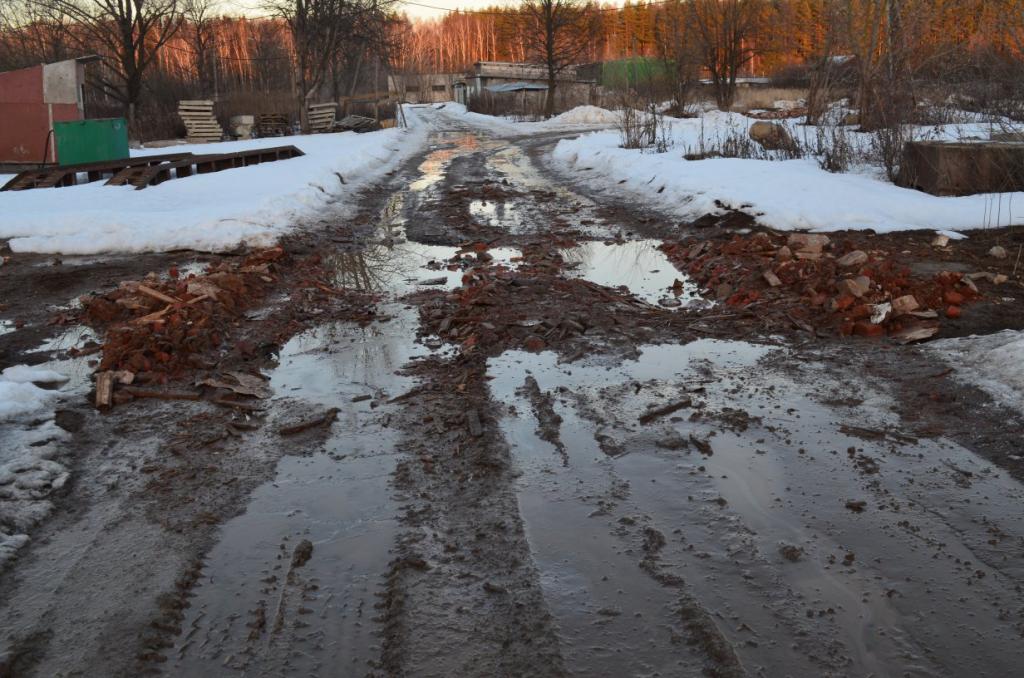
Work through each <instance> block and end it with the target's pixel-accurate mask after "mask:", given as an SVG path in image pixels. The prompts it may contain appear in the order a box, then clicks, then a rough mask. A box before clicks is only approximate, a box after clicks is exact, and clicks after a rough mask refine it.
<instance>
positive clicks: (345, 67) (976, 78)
mask: <svg viewBox="0 0 1024 678" xmlns="http://www.w3.org/2000/svg"><path fill="white" fill-rule="evenodd" d="M217 1H218V0H0V70H8V69H13V68H18V67H23V66H27V65H32V64H36V63H41V62H48V61H57V60H61V59H65V58H70V57H75V56H81V55H88V54H100V55H102V56H103V57H104V60H103V62H102V64H101V65H98V66H90V68H89V86H90V87H89V90H88V91H89V97H90V100H91V101H92V103H93V105H94V107H95V109H96V110H97V111H101V112H107V111H109V112H117V111H120V112H121V113H122V114H123V115H125V116H126V117H127V118H128V119H129V121H130V122H131V124H132V126H133V129H135V130H136V131H137V133H139V134H140V135H142V136H146V135H148V134H150V132H151V131H152V130H148V129H139V128H140V127H143V125H140V123H139V121H140V120H144V121H145V122H146V125H145V127H147V128H153V127H154V126H155V127H158V128H159V127H160V125H159V124H158V122H159V120H160V119H161V116H163V118H162V119H164V120H168V119H172V118H173V105H174V102H176V100H177V99H179V98H206V97H214V98H217V99H218V101H221V102H229V101H232V100H237V101H239V102H245V105H247V106H249V107H250V108H252V106H253V105H255V104H257V103H258V104H259V105H262V106H264V107H265V106H270V105H273V106H278V107H281V108H285V109H287V110H289V111H296V110H297V111H298V112H299V114H300V115H301V116H304V111H305V110H306V106H305V104H306V102H309V101H313V100H323V99H327V98H333V99H339V98H341V97H345V96H351V95H354V94H356V93H358V92H374V91H378V90H380V89H383V88H384V87H386V76H387V74H388V73H390V72H403V73H430V72H460V71H463V70H465V69H466V68H468V67H469V66H470V65H471V64H473V63H474V62H476V61H482V60H491V61H531V62H535V63H540V64H543V65H545V66H547V68H548V71H549V74H550V80H551V83H552V88H553V87H554V86H555V82H556V78H555V74H556V73H558V72H559V71H561V70H562V69H564V68H565V67H566V66H567V65H568V64H571V63H586V62H599V61H606V60H613V59H622V58H630V57H647V58H649V59H657V60H659V61H660V62H662V63H663V64H664V65H665V67H666V69H667V70H668V72H669V73H670V74H671V82H670V85H671V88H672V90H673V91H672V92H671V95H672V96H673V97H674V98H675V99H676V100H677V101H679V102H684V101H686V100H687V98H688V97H692V96H693V92H694V88H695V86H696V83H699V82H704V83H707V82H710V83H711V88H712V91H713V94H714V97H715V98H716V100H717V101H718V104H719V105H720V106H721V107H723V108H727V107H728V106H729V105H730V104H731V103H732V98H733V96H734V94H735V85H736V80H737V79H738V78H739V77H741V76H742V75H774V76H776V77H783V76H785V75H786V74H791V75H793V77H794V78H797V79H798V80H799V81H800V82H801V83H802V84H804V85H805V86H807V87H808V88H809V90H810V92H809V94H810V96H809V105H810V108H811V114H812V117H813V115H814V114H815V112H816V111H819V110H821V109H822V107H823V105H824V102H826V101H827V99H828V98H829V96H831V94H832V92H833V91H834V90H835V88H836V86H837V84H838V83H843V82H844V81H849V80H851V79H850V78H849V77H848V76H849V74H850V72H851V71H852V72H853V74H854V76H855V77H854V78H852V82H853V83H854V84H853V85H852V87H853V88H854V90H855V95H856V97H857V99H858V102H859V104H860V108H861V109H862V117H863V118H864V120H865V121H866V122H872V121H873V122H874V123H875V124H885V123H886V122H887V120H888V119H891V117H892V115H893V113H892V111H893V110H900V109H903V108H906V107H907V106H909V105H910V103H911V101H912V100H913V98H914V94H913V90H914V83H917V82H921V81H930V82H938V81H942V82H948V83H956V84H957V85H958V86H959V87H960V89H961V90H962V91H965V92H968V93H969V94H970V96H972V97H974V98H979V97H980V98H987V99H992V100H1007V99H1011V98H1013V97H1015V96H1016V95H1017V94H1018V92H1017V88H1018V87H1019V85H1017V84H1016V83H1020V82H1022V81H1024V79H1022V77H1021V76H1022V74H1024V71H1022V69H1021V68H1020V67H1019V64H1020V61H1021V59H1020V57H1021V53H1022V46H1024V42H1022V36H1024V0H667V1H665V0H661V1H657V2H650V3H638V4H633V3H629V2H627V3H626V4H625V5H624V6H621V7H617V6H613V5H609V4H597V3H590V2H583V1H582V0H526V1H525V2H522V3H520V4H519V5H515V6H504V7H491V8H486V9H483V10H477V11H466V12H451V13H448V14H446V15H444V16H442V17H440V18H437V19H425V20H424V19H420V20H410V19H409V18H408V17H407V16H406V15H404V14H403V13H402V6H401V3H400V1H399V0H261V3H260V12H261V16H259V17H244V16H243V17H240V16H226V15H225V12H224V7H222V6H219V5H218V4H217ZM847 84H848V83H847ZM705 87H706V85H705ZM1018 98H1019V97H1018ZM239 105H240V106H241V105H242V103H239ZM303 122H304V117H303ZM161 131H163V130H161ZM152 133H156V132H155V131H152Z"/></svg>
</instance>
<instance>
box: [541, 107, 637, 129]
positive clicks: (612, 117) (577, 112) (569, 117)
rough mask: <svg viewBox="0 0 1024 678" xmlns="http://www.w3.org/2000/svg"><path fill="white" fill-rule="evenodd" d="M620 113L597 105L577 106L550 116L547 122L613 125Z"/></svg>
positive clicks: (618, 118)
mask: <svg viewBox="0 0 1024 678" xmlns="http://www.w3.org/2000/svg"><path fill="white" fill-rule="evenodd" d="M620 118H621V114H619V113H618V112H617V111H609V110H608V109H607V108H599V107H597V106H577V107H576V108H574V109H572V110H570V111H566V112H565V113H562V114H561V115H556V116H555V117H553V118H551V120H549V121H548V123H549V124H550V123H555V124H560V125H615V124H617V123H618V122H619V120H620Z"/></svg>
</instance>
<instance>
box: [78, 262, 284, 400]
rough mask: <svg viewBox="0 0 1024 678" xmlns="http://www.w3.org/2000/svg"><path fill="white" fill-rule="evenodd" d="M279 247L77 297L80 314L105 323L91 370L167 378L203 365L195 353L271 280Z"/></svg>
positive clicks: (215, 342) (217, 338)
mask: <svg viewBox="0 0 1024 678" xmlns="http://www.w3.org/2000/svg"><path fill="white" fill-rule="evenodd" d="M283 256H284V250H283V249H281V248H280V247H274V248H271V249H266V250H261V251H258V252H255V253H253V254H251V255H250V256H248V257H246V258H245V259H244V260H243V261H242V262H241V263H239V264H234V265H233V264H230V263H220V264H218V265H216V266H212V267H210V268H209V269H208V270H207V271H206V272H205V273H203V274H202V275H197V274H189V275H186V276H182V275H180V274H179V272H178V271H177V270H176V269H171V270H170V271H168V274H167V276H161V275H159V274H156V273H151V274H149V275H148V276H147V277H146V278H145V279H143V280H142V281H126V282H122V283H121V284H120V286H119V287H118V288H117V289H116V290H113V291H111V292H108V293H106V294H101V295H91V296H86V297H82V299H81V302H82V308H83V313H84V317H83V320H84V321H85V322H86V323H87V324H88V325H91V326H92V327H95V328H98V329H104V330H105V336H104V339H103V344H102V346H101V347H97V348H98V349H99V350H101V351H102V358H101V360H100V364H99V366H98V368H97V370H98V371H126V372H129V373H132V374H134V375H150V376H151V379H152V380H159V381H166V379H167V378H169V377H170V378H173V377H177V376H180V375H181V374H183V373H184V372H186V371H187V370H190V369H195V368H197V367H203V366H204V365H203V362H202V361H203V359H202V354H203V353H204V352H206V351H208V350H210V349H214V348H217V347H219V346H220V345H221V344H222V342H223V341H224V339H225V336H226V334H227V333H228V331H229V328H230V326H231V325H232V324H233V323H234V322H236V321H237V318H238V316H239V315H240V314H241V312H243V311H244V310H245V309H247V308H250V307H252V306H254V305H255V304H256V303H258V302H259V301H260V300H261V299H263V297H264V296H265V294H266V291H267V288H268V287H269V286H270V285H271V284H273V283H275V282H276V281H277V279H278V274H277V272H276V266H277V264H278V262H279V261H280V260H281V258H282V257H283Z"/></svg>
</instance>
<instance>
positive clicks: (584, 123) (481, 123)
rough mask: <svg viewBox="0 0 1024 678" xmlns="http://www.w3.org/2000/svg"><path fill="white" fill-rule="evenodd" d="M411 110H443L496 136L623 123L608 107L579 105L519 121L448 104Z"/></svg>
mask: <svg viewBox="0 0 1024 678" xmlns="http://www.w3.org/2000/svg"><path fill="white" fill-rule="evenodd" d="M409 108H413V109H416V108H420V109H423V108H431V109H433V110H434V111H439V112H440V113H441V115H442V116H443V117H448V118H454V119H456V120H458V121H460V122H465V123H468V124H471V125H474V126H476V127H483V128H485V129H487V130H489V131H491V132H494V133H496V134H507V135H521V134H529V133H536V132H550V131H559V130H566V131H568V130H573V129H587V130H591V129H595V128H604V127H609V126H611V125H614V124H616V123H617V122H618V121H619V113H618V112H617V111H609V110H608V109H606V108H599V107H597V106H577V107H576V108H573V109H570V110H568V111H566V112H565V113H561V114H560V115H556V116H554V117H552V118H551V119H550V120H537V121H517V120H515V119H514V118H512V117H507V116H504V117H503V116H494V115H486V114H483V113H474V112H472V111H469V110H467V109H466V107H465V106H463V105H462V104H457V103H454V102H447V103H444V104H433V105H426V104H424V105H421V106H413V107H407V108H406V110H409Z"/></svg>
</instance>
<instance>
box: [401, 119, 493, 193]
mask: <svg viewBox="0 0 1024 678" xmlns="http://www.w3.org/2000/svg"><path fill="white" fill-rule="evenodd" d="M439 136H440V137H441V138H442V139H443V140H444V141H443V142H442V144H443V146H442V147H441V148H437V149H435V150H433V151H431V152H430V153H429V154H428V155H427V157H426V159H425V160H424V161H423V162H422V163H420V166H419V171H420V175H421V176H420V178H419V179H416V180H415V181H413V182H411V183H410V184H409V188H410V189H411V190H413V191H416V192H421V191H425V190H427V189H428V188H430V187H431V186H434V185H435V184H437V183H438V182H440V181H441V180H442V179H443V178H444V176H445V169H446V168H447V166H448V163H450V162H451V160H452V158H454V157H455V156H456V155H459V154H461V153H466V152H472V151H474V150H476V149H477V148H478V146H479V141H478V140H477V137H476V135H475V134H467V133H458V134H452V133H441V134H440V135H439Z"/></svg>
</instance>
